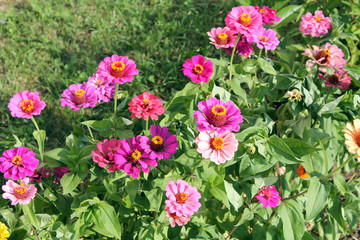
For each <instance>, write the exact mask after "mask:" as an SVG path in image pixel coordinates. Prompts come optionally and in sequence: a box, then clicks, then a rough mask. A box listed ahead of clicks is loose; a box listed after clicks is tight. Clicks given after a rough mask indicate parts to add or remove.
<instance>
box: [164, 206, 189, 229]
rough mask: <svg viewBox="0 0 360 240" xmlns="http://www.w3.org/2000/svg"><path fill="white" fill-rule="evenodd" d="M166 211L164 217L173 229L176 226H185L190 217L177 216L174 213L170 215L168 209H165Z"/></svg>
mask: <svg viewBox="0 0 360 240" xmlns="http://www.w3.org/2000/svg"><path fill="white" fill-rule="evenodd" d="M165 211H166V217H167V218H168V219H169V221H170V224H171V227H175V225H176V224H177V225H178V226H183V225H186V224H187V223H188V222H189V221H190V217H189V216H186V215H183V216H180V217H179V216H177V215H176V213H171V212H170V211H169V207H166V208H165Z"/></svg>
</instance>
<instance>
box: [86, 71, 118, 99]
mask: <svg viewBox="0 0 360 240" xmlns="http://www.w3.org/2000/svg"><path fill="white" fill-rule="evenodd" d="M87 84H88V85H90V86H92V87H94V88H95V93H96V96H97V102H98V103H100V102H101V101H104V102H110V99H112V98H113V97H114V93H115V86H116V85H115V84H114V83H112V82H108V81H102V80H101V78H100V76H99V74H94V75H93V76H92V77H89V79H88V81H87Z"/></svg>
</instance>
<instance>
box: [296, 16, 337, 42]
mask: <svg viewBox="0 0 360 240" xmlns="http://www.w3.org/2000/svg"><path fill="white" fill-rule="evenodd" d="M301 19H302V21H301V22H300V28H299V30H300V31H301V32H303V33H304V34H305V35H309V34H310V35H311V36H312V37H320V36H322V35H326V34H327V33H328V31H329V30H330V29H331V20H330V18H329V17H325V16H324V14H323V12H322V11H321V10H317V11H315V14H314V16H313V15H312V14H311V13H309V12H308V13H306V14H305V15H303V16H302V17H301Z"/></svg>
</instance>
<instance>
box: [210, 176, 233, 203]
mask: <svg viewBox="0 0 360 240" xmlns="http://www.w3.org/2000/svg"><path fill="white" fill-rule="evenodd" d="M208 189H209V191H210V193H211V195H212V196H214V197H215V198H216V199H218V200H219V201H221V202H222V203H223V204H224V205H225V206H226V207H227V208H228V209H230V204H229V200H228V197H227V195H226V192H225V187H224V179H223V178H222V177H221V176H219V175H212V176H210V178H209V186H208Z"/></svg>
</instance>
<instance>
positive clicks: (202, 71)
mask: <svg viewBox="0 0 360 240" xmlns="http://www.w3.org/2000/svg"><path fill="white" fill-rule="evenodd" d="M181 70H182V71H183V73H184V75H185V76H187V77H189V78H190V80H191V81H193V82H196V83H200V82H205V83H207V82H208V81H209V79H210V77H211V74H212V73H213V71H214V68H213V63H212V61H211V60H207V61H205V58H204V56H202V55H197V56H192V57H191V60H190V59H186V61H185V63H184V64H183V69H181Z"/></svg>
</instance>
